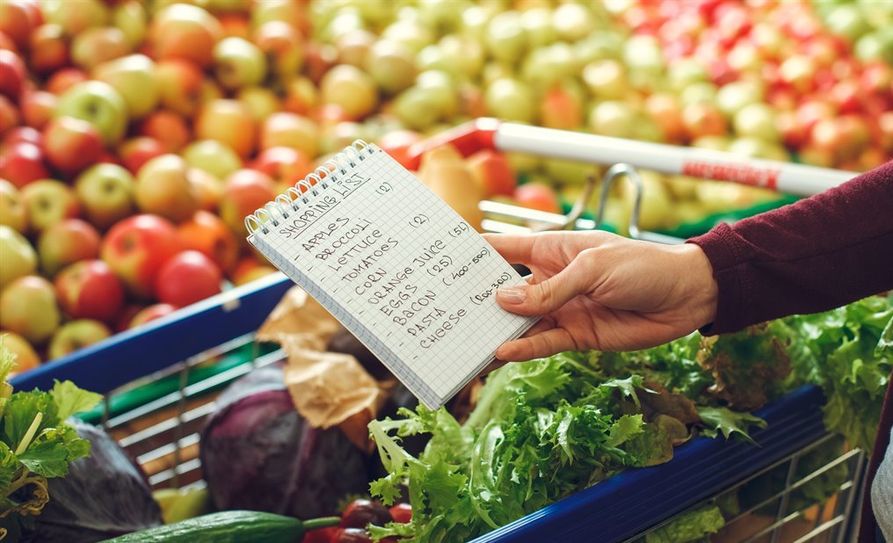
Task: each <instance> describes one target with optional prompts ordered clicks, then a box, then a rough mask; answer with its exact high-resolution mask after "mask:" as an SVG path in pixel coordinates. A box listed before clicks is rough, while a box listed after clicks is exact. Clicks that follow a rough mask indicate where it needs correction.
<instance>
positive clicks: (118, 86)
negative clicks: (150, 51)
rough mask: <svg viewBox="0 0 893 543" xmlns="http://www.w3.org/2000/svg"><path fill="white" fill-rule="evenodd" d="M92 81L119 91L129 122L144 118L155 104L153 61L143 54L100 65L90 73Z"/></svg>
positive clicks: (155, 81)
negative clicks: (105, 84)
mask: <svg viewBox="0 0 893 543" xmlns="http://www.w3.org/2000/svg"><path fill="white" fill-rule="evenodd" d="M93 78H94V79H97V80H99V81H103V82H105V83H108V84H109V85H111V86H112V87H113V88H114V89H115V90H116V91H118V94H120V95H121V97H122V98H123V99H124V103H126V104H127V112H128V114H129V116H130V118H131V119H139V118H142V117H144V116H146V115H147V114H149V113H150V112H151V111H152V110H154V109H155V106H157V105H158V100H159V97H160V90H159V84H158V80H157V78H156V77H155V62H153V61H152V59H150V58H149V57H147V56H146V55H139V54H137V55H128V56H126V57H121V58H117V59H115V60H110V61H108V62H103V63H102V64H100V65H99V66H96V68H95V69H94V70H93Z"/></svg>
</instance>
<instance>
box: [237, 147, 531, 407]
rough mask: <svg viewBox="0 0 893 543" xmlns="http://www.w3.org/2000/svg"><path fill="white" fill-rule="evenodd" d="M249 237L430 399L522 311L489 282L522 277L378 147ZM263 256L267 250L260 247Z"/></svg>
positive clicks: (515, 327) (473, 365)
mask: <svg viewBox="0 0 893 543" xmlns="http://www.w3.org/2000/svg"><path fill="white" fill-rule="evenodd" d="M370 148H371V151H370V155H369V156H368V157H366V158H367V159H366V160H364V161H363V162H362V165H358V166H357V167H356V168H353V171H347V172H345V173H344V174H343V175H339V176H335V177H334V178H333V179H331V180H329V181H327V183H326V184H327V187H326V188H324V189H321V190H320V191H319V194H318V195H317V196H316V197H314V198H310V199H309V200H308V201H307V202H306V203H304V204H303V205H301V206H299V207H298V210H297V211H294V212H291V213H289V215H288V217H287V218H285V217H284V218H283V219H282V220H280V221H279V222H278V224H277V225H276V226H272V227H270V231H269V233H267V234H266V235H256V236H252V238H255V239H251V241H252V243H254V244H255V245H257V246H258V247H259V248H260V249H261V251H262V252H264V253H265V254H267V252H268V250H269V249H267V250H265V249H264V246H265V245H268V246H270V248H272V249H273V250H274V252H275V254H274V255H273V257H271V260H272V261H273V262H274V264H276V265H277V266H279V267H280V269H282V270H283V271H284V272H285V273H286V274H287V275H289V276H291V277H292V279H294V280H295V281H296V282H297V283H298V284H300V285H301V286H303V287H304V288H305V289H306V290H307V291H308V292H309V293H310V294H311V295H313V296H315V297H316V298H317V299H319V301H320V303H322V304H323V305H324V306H325V307H326V308H327V309H329V311H330V312H332V313H333V315H335V317H336V318H339V320H341V321H342V323H344V324H345V326H346V327H347V328H348V329H349V330H351V331H352V332H353V333H354V334H355V335H356V336H357V337H358V338H359V339H360V341H362V342H364V343H366V344H367V346H368V347H369V348H370V350H372V352H373V353H375V354H376V355H377V356H378V357H379V358H381V359H382V361H383V362H384V363H385V364H386V365H388V366H389V367H390V368H391V370H392V371H393V372H394V373H395V374H396V375H397V376H398V378H400V379H401V380H402V381H403V382H404V383H406V384H407V386H408V387H409V388H410V389H411V390H413V392H416V393H417V395H418V396H419V397H420V399H422V400H423V401H424V402H425V403H426V404H428V405H429V406H434V405H440V404H442V403H443V402H444V401H445V400H446V399H448V398H449V397H450V396H452V395H453V394H455V393H456V392H457V391H458V390H459V389H460V388H461V387H462V386H463V385H464V384H465V383H466V382H468V381H469V380H470V379H471V378H473V377H474V376H475V375H476V374H477V373H479V372H480V370H481V369H483V367H484V366H485V365H486V364H487V363H489V362H490V361H491V360H492V359H493V353H494V352H495V350H496V348H497V347H498V346H499V345H500V344H501V343H503V342H504V341H506V340H508V339H511V338H514V337H517V336H518V335H520V334H521V333H523V332H524V331H525V330H526V329H527V328H528V327H529V326H530V325H531V324H532V320H531V319H528V318H524V317H519V316H516V315H512V314H510V313H507V312H505V311H503V310H502V309H501V308H499V307H498V306H497V305H496V303H495V300H494V295H495V291H496V289H497V288H499V287H500V286H503V285H510V284H517V283H521V282H522V281H523V279H522V278H521V277H520V276H519V275H518V273H517V272H516V271H515V270H514V269H513V268H512V267H511V266H510V265H509V263H508V262H506V261H505V260H504V259H503V258H502V257H501V256H500V255H499V254H497V253H496V252H495V250H494V249H493V248H492V247H490V245H489V244H488V243H487V242H486V241H485V240H484V239H483V238H482V237H481V236H480V235H479V234H478V233H477V232H476V231H475V230H474V228H472V227H471V226H470V225H469V224H468V223H467V222H465V221H464V220H463V219H462V218H461V217H460V216H459V215H458V214H456V213H455V212H454V211H453V210H452V209H451V208H450V207H449V206H447V205H446V204H445V203H444V202H443V201H441V200H440V199H439V198H438V197H437V196H436V195H435V194H433V193H432V192H431V191H429V190H428V189H427V188H426V187H425V186H424V185H423V184H422V183H421V182H420V181H419V180H418V179H416V178H415V176H414V175H412V174H411V173H410V172H409V171H407V170H406V169H404V168H403V167H402V166H400V165H399V164H398V163H397V162H395V161H394V160H393V159H391V158H390V157H389V156H388V155H387V154H385V153H384V152H383V151H381V150H380V149H378V148H376V147H374V146H370ZM268 256H270V255H269V254H268Z"/></svg>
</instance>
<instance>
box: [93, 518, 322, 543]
mask: <svg viewBox="0 0 893 543" xmlns="http://www.w3.org/2000/svg"><path fill="white" fill-rule="evenodd" d="M338 520H339V519H338V517H327V518H322V519H314V520H310V521H307V522H302V521H301V520H299V519H296V518H294V517H286V516H282V515H275V514H273V513H263V512H260V511H221V512H219V513H211V514H210V515H202V516H200V517H195V518H191V519H189V520H184V521H182V522H177V523H175V524H168V525H165V526H158V527H157V528H149V529H148V530H142V531H140V532H133V533H130V534H126V535H122V536H119V537H116V538H114V539H109V540H107V541H106V543H251V542H255V541H257V542H258V543H260V542H263V543H300V541H301V539H302V538H303V537H304V531H305V530H306V529H312V528H318V527H322V526H330V525H334V524H337V523H338Z"/></svg>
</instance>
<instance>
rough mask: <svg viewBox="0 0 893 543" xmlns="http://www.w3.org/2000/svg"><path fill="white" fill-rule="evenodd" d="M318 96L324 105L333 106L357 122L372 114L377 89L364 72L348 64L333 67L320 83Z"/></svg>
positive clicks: (376, 97)
mask: <svg viewBox="0 0 893 543" xmlns="http://www.w3.org/2000/svg"><path fill="white" fill-rule="evenodd" d="M320 96H322V101H323V103H325V104H334V105H336V106H338V107H340V108H341V109H342V110H344V113H345V114H346V115H347V116H348V117H349V118H350V119H351V120H357V119H362V118H363V117H365V116H367V115H369V114H370V113H372V111H373V110H374V109H375V107H376V106H377V105H378V88H377V87H376V85H375V81H374V80H373V79H372V77H370V76H369V74H367V73H366V72H364V71H362V70H360V69H359V68H357V67H356V66H352V65H350V64H341V65H338V66H335V67H334V68H332V69H331V70H329V71H328V72H326V75H324V76H323V78H322V81H321V82H320Z"/></svg>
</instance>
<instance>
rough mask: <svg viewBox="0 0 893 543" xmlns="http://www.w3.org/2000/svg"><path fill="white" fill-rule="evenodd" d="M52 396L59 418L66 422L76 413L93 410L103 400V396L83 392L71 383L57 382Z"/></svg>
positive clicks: (51, 392)
mask: <svg viewBox="0 0 893 543" xmlns="http://www.w3.org/2000/svg"><path fill="white" fill-rule="evenodd" d="M50 395H51V396H52V397H53V402H54V403H55V404H56V411H57V414H58V417H59V419H61V420H66V419H68V417H70V416H72V415H74V414H75V413H80V412H81V411H87V410H89V409H92V408H93V407H95V406H96V405H97V404H98V403H99V402H100V401H101V400H102V395H101V394H96V393H95V392H88V391H86V390H81V389H79V388H78V387H77V386H75V384H74V383H72V382H71V381H62V382H59V381H56V382H55V384H54V385H53V390H52V391H50Z"/></svg>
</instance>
